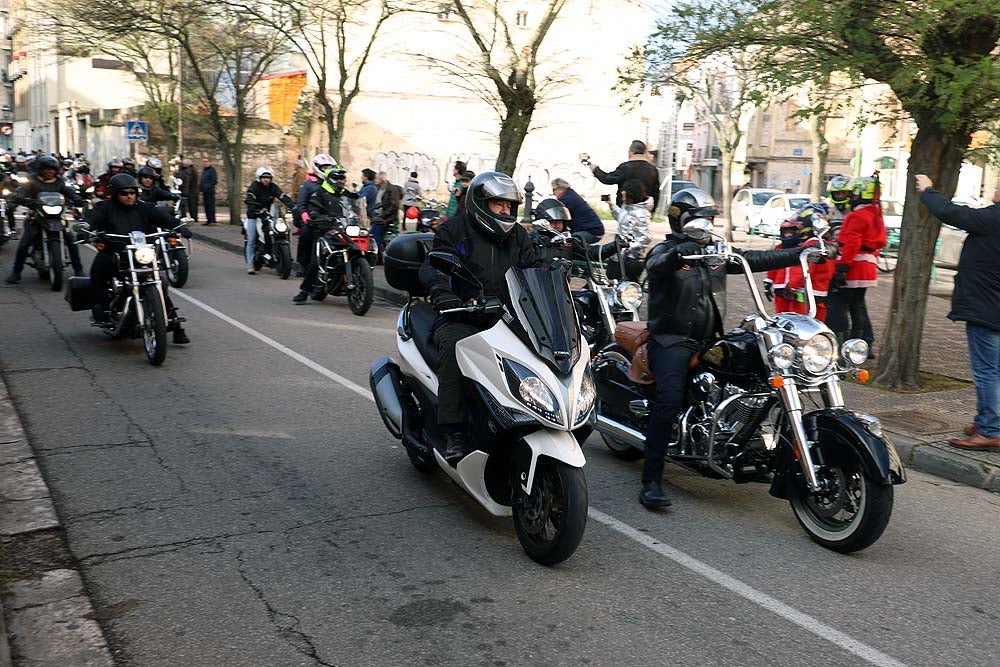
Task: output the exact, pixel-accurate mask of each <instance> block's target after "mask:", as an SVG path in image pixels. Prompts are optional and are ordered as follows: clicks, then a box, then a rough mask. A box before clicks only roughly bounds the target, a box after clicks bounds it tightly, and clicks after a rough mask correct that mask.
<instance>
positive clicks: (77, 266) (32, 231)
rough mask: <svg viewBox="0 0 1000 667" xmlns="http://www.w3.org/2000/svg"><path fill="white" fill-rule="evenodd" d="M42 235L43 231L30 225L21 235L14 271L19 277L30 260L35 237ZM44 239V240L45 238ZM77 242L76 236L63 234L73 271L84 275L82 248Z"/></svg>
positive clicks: (26, 226)
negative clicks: (29, 252)
mask: <svg viewBox="0 0 1000 667" xmlns="http://www.w3.org/2000/svg"><path fill="white" fill-rule="evenodd" d="M41 233H42V232H41V230H39V229H38V228H37V227H35V226H34V225H32V224H30V223H27V224H25V226H24V233H23V234H22V235H21V240H20V241H19V242H18V244H17V251H16V252H15V253H14V269H13V271H14V273H16V274H17V275H21V271H22V270H24V262H25V261H26V260H27V259H28V250H30V249H31V246H32V243H33V241H34V239H35V235H36V234H41ZM42 239H43V240H44V237H42ZM75 240H76V235H75V234H71V233H64V234H63V242H64V243H65V244H66V249H67V250H69V261H70V264H72V265H73V271H75V272H76V273H83V262H81V261H80V248H79V247H78V246H77V245H76V243H74V241H75ZM59 261H60V262H61V261H62V255H60V256H59Z"/></svg>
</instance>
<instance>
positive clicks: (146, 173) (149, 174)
mask: <svg viewBox="0 0 1000 667" xmlns="http://www.w3.org/2000/svg"><path fill="white" fill-rule="evenodd" d="M143 177H146V178H151V179H153V180H154V181H155V180H156V170H155V169H153V168H152V167H143V168H142V169H140V170H139V171H138V173H136V178H143Z"/></svg>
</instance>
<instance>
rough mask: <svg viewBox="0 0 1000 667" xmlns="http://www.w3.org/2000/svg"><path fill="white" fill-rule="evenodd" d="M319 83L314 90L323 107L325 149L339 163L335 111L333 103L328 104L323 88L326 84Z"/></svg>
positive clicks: (328, 99)
mask: <svg viewBox="0 0 1000 667" xmlns="http://www.w3.org/2000/svg"><path fill="white" fill-rule="evenodd" d="M319 85H320V89H319V90H317V91H316V101H317V102H319V105H320V106H321V107H323V123H324V124H325V125H326V149H327V151H329V154H330V155H332V156H333V159H334V160H336V161H337V162H338V163H339V162H340V135H339V133H338V132H337V121H336V118H337V116H336V112H335V111H334V110H333V105H332V104H330V98H329V97H328V96H327V94H326V91H325V89H324V86H325V85H326V84H325V83H324V82H320V84H319Z"/></svg>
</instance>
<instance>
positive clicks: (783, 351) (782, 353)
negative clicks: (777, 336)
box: [767, 343, 795, 371]
mask: <svg viewBox="0 0 1000 667" xmlns="http://www.w3.org/2000/svg"><path fill="white" fill-rule="evenodd" d="M767 356H768V357H769V358H770V359H771V364H772V365H774V367H775V368H777V369H780V370H783V371H786V370H788V369H789V368H791V367H792V364H794V363H795V348H794V347H792V346H791V345H789V344H788V343H779V344H777V345H775V346H774V347H772V348H771V349H770V350H769V351H768V353H767Z"/></svg>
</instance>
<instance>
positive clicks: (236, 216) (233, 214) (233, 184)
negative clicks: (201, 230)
mask: <svg viewBox="0 0 1000 667" xmlns="http://www.w3.org/2000/svg"><path fill="white" fill-rule="evenodd" d="M221 148H222V162H223V165H224V167H225V170H226V185H227V186H228V192H229V196H228V200H229V224H231V225H238V224H240V219H241V218H242V217H243V210H242V209H243V206H242V204H243V191H244V190H243V182H242V179H241V178H240V176H241V174H240V166H239V163H238V162H237V161H236V159H237V157H241V156H237V155H234V153H235V152H236V151H233V150H227V149H230V148H231V147H229V146H224V145H223V146H221Z"/></svg>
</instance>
